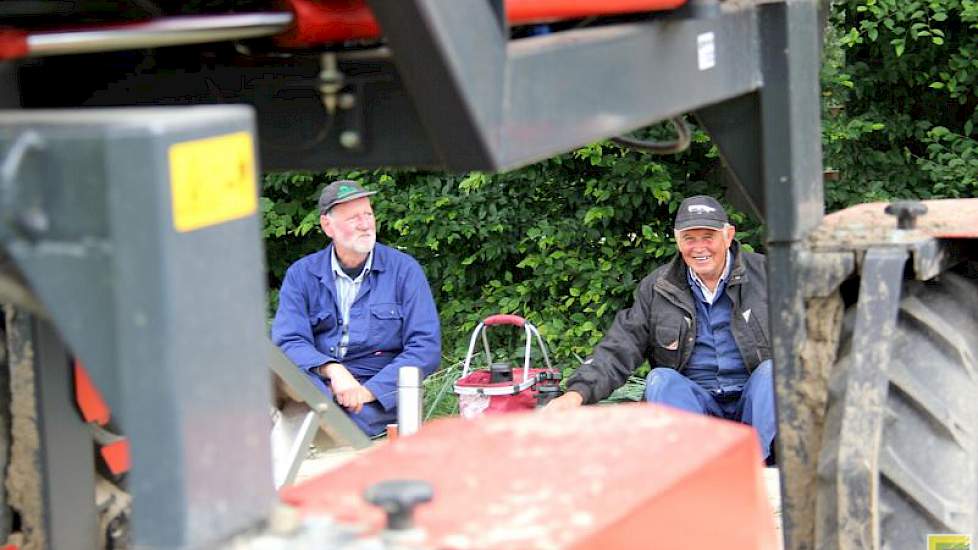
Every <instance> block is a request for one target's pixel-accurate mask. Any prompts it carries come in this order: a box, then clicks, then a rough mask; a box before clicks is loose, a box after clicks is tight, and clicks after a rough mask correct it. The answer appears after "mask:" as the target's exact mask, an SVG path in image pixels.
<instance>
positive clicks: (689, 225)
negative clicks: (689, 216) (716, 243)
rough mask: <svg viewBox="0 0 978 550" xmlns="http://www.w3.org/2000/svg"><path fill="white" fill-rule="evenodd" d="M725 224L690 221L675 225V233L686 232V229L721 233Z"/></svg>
mask: <svg viewBox="0 0 978 550" xmlns="http://www.w3.org/2000/svg"><path fill="white" fill-rule="evenodd" d="M726 225H727V224H726V223H724V222H721V221H709V222H703V221H690V222H686V223H684V224H681V225H676V227H675V230H676V231H686V230H687V229H712V230H714V231H721V230H722V229H723V228H724V226H726Z"/></svg>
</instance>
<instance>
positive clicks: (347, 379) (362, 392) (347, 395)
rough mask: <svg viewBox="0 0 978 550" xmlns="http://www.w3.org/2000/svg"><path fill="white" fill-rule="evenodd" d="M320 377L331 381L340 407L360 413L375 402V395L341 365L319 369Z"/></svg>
mask: <svg viewBox="0 0 978 550" xmlns="http://www.w3.org/2000/svg"><path fill="white" fill-rule="evenodd" d="M319 373H320V375H323V376H326V377H327V378H328V379H329V387H330V389H331V390H333V397H334V398H335V399H336V402H337V403H339V404H340V406H342V407H344V408H347V409H349V410H350V411H352V412H355V413H358V412H360V411H361V410H363V405H364V404H365V403H370V402H371V401H373V400H375V399H376V397H374V394H373V393H371V392H370V390H368V389H367V388H365V387H363V385H362V384H360V382H357V379H356V378H354V377H353V375H352V374H350V371H348V370H346V367H344V366H343V365H341V364H339V363H329V364H327V365H324V366H322V367H320V368H319Z"/></svg>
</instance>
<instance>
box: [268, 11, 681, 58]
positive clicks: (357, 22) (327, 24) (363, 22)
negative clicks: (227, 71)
mask: <svg viewBox="0 0 978 550" xmlns="http://www.w3.org/2000/svg"><path fill="white" fill-rule="evenodd" d="M685 3H686V0H600V1H599V0H592V1H581V0H507V2H506V18H507V20H508V21H509V23H510V24H511V25H526V24H530V23H539V22H546V21H554V20H559V19H576V18H581V17H591V16H608V15H621V14H626V13H638V12H650V11H662V10H671V9H675V8H678V7H680V6H682V5H683V4H685ZM287 4H288V5H289V6H290V7H291V9H292V11H293V12H295V27H294V29H293V31H292V32H290V33H288V34H287V35H284V36H283V37H282V38H281V39H280V40H279V43H281V44H283V45H287V46H292V47H299V46H312V45H316V44H326V43H331V42H343V41H346V40H370V39H375V38H378V37H379V36H380V35H381V29H380V26H379V25H378V24H377V22H376V20H375V19H374V16H373V13H372V12H371V11H370V8H368V7H367V4H366V2H365V1H364V0H287Z"/></svg>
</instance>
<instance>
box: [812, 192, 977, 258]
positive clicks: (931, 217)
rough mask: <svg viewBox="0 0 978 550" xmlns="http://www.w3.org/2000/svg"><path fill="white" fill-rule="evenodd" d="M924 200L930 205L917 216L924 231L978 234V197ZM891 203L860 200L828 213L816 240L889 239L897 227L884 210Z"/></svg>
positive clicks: (949, 235) (962, 235)
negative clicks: (853, 204) (862, 202)
mask: <svg viewBox="0 0 978 550" xmlns="http://www.w3.org/2000/svg"><path fill="white" fill-rule="evenodd" d="M920 202H921V203H923V204H924V206H926V207H927V213H926V214H922V215H920V216H918V217H917V226H916V230H917V231H919V232H920V234H922V235H926V236H929V237H935V238H943V239H974V238H978V199H946V200H933V201H920ZM887 204H888V203H885V202H870V203H866V204H859V205H856V206H851V207H849V208H846V209H845V210H840V211H838V212H833V213H831V214H829V215H828V216H825V218H824V219H823V220H822V223H821V225H819V227H818V229H817V230H816V231H815V233H814V234H813V236H812V239H813V242H814V244H815V245H816V247H818V246H820V245H824V246H828V247H831V246H833V245H835V244H837V243H839V242H843V243H845V244H846V245H847V246H859V245H860V243H863V244H865V245H868V244H874V243H877V242H886V241H887V239H888V238H889V237H890V236H891V235H892V233H893V230H894V229H896V218H895V217H894V216H891V215H889V214H886V213H885V212H884V210H885V209H886V206H887Z"/></svg>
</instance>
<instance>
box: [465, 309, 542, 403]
mask: <svg viewBox="0 0 978 550" xmlns="http://www.w3.org/2000/svg"><path fill="white" fill-rule="evenodd" d="M498 325H510V326H515V327H522V328H523V330H524V331H525V332H526V348H525V350H524V353H523V368H522V369H514V368H513V367H512V365H510V364H509V363H493V362H492V352H491V351H490V350H489V339H488V338H487V337H486V329H487V327H491V326H498ZM480 334H481V335H482V345H483V348H484V349H485V354H486V363H488V364H489V368H488V370H485V369H482V370H472V371H470V370H469V369H470V367H471V366H472V359H473V357H474V355H475V343H476V340H478V339H479V335H480ZM534 337H535V338H536V341H537V345H538V346H539V348H540V353H541V355H542V356H543V361H544V363H545V364H546V367H545V368H542V369H541V368H537V369H534V368H530V351H531V347H532V342H533V339H534ZM454 390H455V393H456V394H457V395H458V408H459V413H460V414H461V416H462V417H463V418H478V417H479V416H482V415H484V414H497V413H504V412H513V411H525V410H530V409H533V408H535V407H536V406H537V405H538V404H544V403H545V402H546V401H549V400H550V399H552V398H553V397H556V396H557V395H559V394H560V373H558V372H557V371H555V370H554V368H553V366H552V365H551V364H550V357H549V356H548V355H547V347H546V345H544V343H543V338H542V337H541V336H540V332H539V331H538V330H537V328H536V327H535V326H533V325H532V324H531V323H530V322H529V321H527V320H526V319H524V318H522V317H520V316H519V315H493V316H491V317H488V318H486V320H484V321H482V322H481V323H479V325H478V326H476V327H475V330H474V331H473V332H472V338H471V339H470V340H469V350H468V352H467V353H466V354H465V362H464V364H463V366H462V375H461V376H460V377H459V379H458V380H457V381H456V382H455V386H454Z"/></svg>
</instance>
